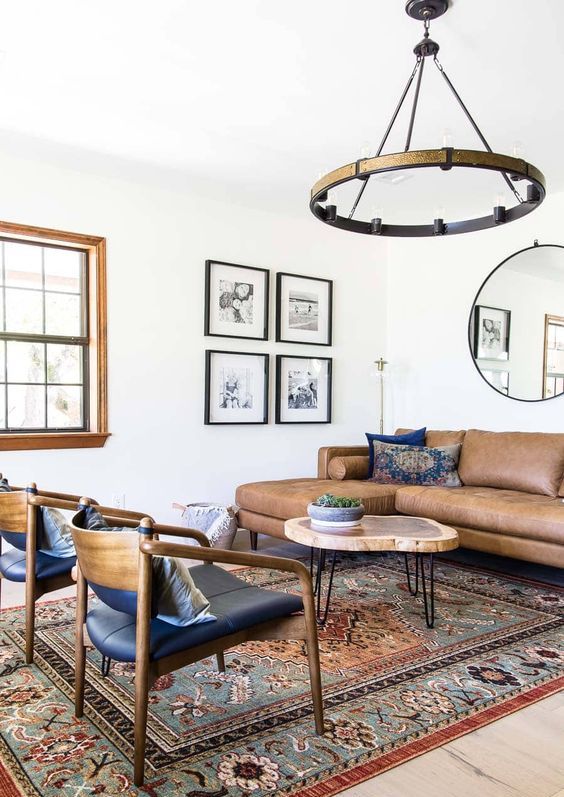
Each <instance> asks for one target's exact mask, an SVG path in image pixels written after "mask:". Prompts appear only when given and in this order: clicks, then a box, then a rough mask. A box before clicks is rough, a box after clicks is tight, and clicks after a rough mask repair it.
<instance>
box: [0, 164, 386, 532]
mask: <svg viewBox="0 0 564 797" xmlns="http://www.w3.org/2000/svg"><path fill="white" fill-rule="evenodd" d="M129 171H131V170H129ZM0 173H1V174H2V191H1V193H0V217H1V218H3V219H5V220H8V221H13V222H20V223H24V224H31V225H39V226H45V227H54V228H58V229H64V230H72V231H78V232H82V233H91V234H95V235H103V236H106V237H107V241H108V313H109V320H108V343H109V417H110V431H111V432H112V437H111V438H110V439H109V440H108V442H107V443H106V446H105V448H103V449H90V450H68V451H29V452H3V453H2V454H1V455H0V470H1V471H2V472H4V473H5V474H6V475H7V476H8V477H9V479H10V480H11V481H12V482H13V483H25V482H28V481H30V480H34V481H36V482H37V483H38V485H40V486H43V487H44V488H45V489H49V488H50V489H60V490H64V491H68V492H78V493H88V494H90V495H93V496H94V497H95V498H97V499H98V500H100V501H102V502H109V501H110V500H111V496H112V494H113V493H124V494H125V496H126V505H127V506H128V507H130V508H134V509H137V510H140V511H146V512H150V513H153V514H155V515H156V516H157V517H159V518H161V519H163V520H174V519H175V518H176V517H177V514H176V513H174V512H173V511H172V509H171V508H170V505H171V502H172V501H173V500H180V501H196V500H221V501H230V500H232V499H233V495H234V489H235V487H236V485H237V484H240V483H242V482H246V481H250V480H260V479H268V478H283V477H290V476H299V475H302V476H307V475H315V471H316V454H317V448H318V447H319V446H321V445H326V444H331V443H339V442H342V443H355V442H358V443H361V442H363V433H364V432H365V431H366V430H367V429H372V430H375V429H376V426H377V417H378V405H377V384H376V378H375V374H374V366H372V365H371V364H372V362H373V361H374V360H375V359H377V358H378V357H379V356H380V355H381V354H384V355H385V354H386V352H385V348H384V346H385V340H384V336H385V324H386V321H385V317H386V302H385V296H386V252H387V244H386V242H385V241H374V240H371V239H365V238H364V236H351V235H349V234H346V233H342V232H340V231H336V230H330V229H327V228H326V227H325V226H323V225H321V224H319V223H318V222H316V221H315V220H314V219H313V218H312V217H311V216H310V214H309V211H308V210H307V197H306V196H303V197H301V196H300V197H297V198H296V208H303V213H302V214H301V217H298V218H290V217H283V216H278V215H274V214H268V213H263V212H261V211H258V210H251V209H248V208H244V207H240V206H237V205H236V204H235V203H234V202H233V201H232V200H231V197H230V196H225V195H222V194H221V192H220V191H218V193H219V197H220V199H221V201H218V202H213V201H210V200H209V199H207V200H199V199H198V198H197V197H196V196H195V195H193V194H192V195H191V194H190V192H189V191H185V190H181V189H180V188H178V187H177V188H174V189H167V188H164V187H159V186H157V185H156V181H155V179H154V175H153V176H152V178H151V180H150V181H147V182H145V183H144V182H143V180H142V177H141V173H140V177H139V179H138V180H137V181H135V182H134V181H131V180H129V181H128V180H125V179H119V178H117V177H111V176H108V175H107V174H104V175H98V176H96V175H94V174H91V173H87V172H80V171H77V170H66V169H65V168H63V167H61V166H60V165H57V166H56V165H54V164H53V165H51V166H50V165H48V164H46V163H41V162H39V161H38V160H31V159H24V158H23V157H21V155H19V154H18V155H17V156H15V157H11V158H10V157H8V156H7V155H6V153H5V151H3V152H2V153H1V154H0ZM206 258H216V259H219V260H225V261H230V262H235V263H242V264H246V265H256V266H260V267H264V268H270V269H271V270H272V274H271V276H272V285H274V273H275V272H276V271H287V272H292V273H296V272H297V273H303V274H311V275H313V276H320V277H325V278H329V279H333V280H334V281H335V284H334V327H333V334H334V341H335V345H334V346H333V347H332V348H331V349H328V348H326V347H315V346H309V347H308V346H300V345H295V344H294V345H291V344H276V343H274V342H273V337H274V290H272V292H271V293H272V296H271V340H270V341H268V342H257V341H244V340H236V339H227V338H211V337H210V338H207V339H206V338H204V336H203V331H202V330H203V294H204V261H205V259H206ZM206 348H211V349H228V350H235V351H236V350H239V351H256V352H270V353H272V354H274V353H296V354H310V353H311V354H312V355H315V354H318V355H320V356H332V357H333V358H334V363H333V367H334V393H333V407H334V416H333V417H334V422H333V424H332V425H331V426H326V425H297V426H290V425H285V426H282V425H280V426H277V425H275V424H274V423H273V422H271V423H270V424H269V425H268V426H254V427H253V426H233V427H229V426H217V427H213V426H207V427H206V426H204V424H203V411H204V410H203V406H204V399H203V397H204V350H205V349H206ZM273 398H274V358H273V357H272V358H271V419H272V420H273V418H274V411H273V409H274V408H273Z"/></svg>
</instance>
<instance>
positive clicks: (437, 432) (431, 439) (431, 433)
mask: <svg viewBox="0 0 564 797" xmlns="http://www.w3.org/2000/svg"><path fill="white" fill-rule="evenodd" d="M412 431H413V429H396V434H405V433H406V432H412ZM465 435H466V430H465V429H459V430H458V431H456V432H451V431H443V430H441V429H427V431H426V432H425V445H426V446H430V447H431V448H437V447H439V446H455V445H456V444H457V443H463V442H464V437H465Z"/></svg>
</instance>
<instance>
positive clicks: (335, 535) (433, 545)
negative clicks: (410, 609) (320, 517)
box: [284, 515, 459, 628]
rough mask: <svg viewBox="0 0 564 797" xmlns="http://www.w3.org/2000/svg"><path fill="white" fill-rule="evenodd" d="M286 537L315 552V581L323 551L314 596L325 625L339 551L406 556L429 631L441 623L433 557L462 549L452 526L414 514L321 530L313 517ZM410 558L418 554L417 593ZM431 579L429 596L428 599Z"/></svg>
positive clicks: (293, 523)
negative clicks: (327, 563) (328, 560)
mask: <svg viewBox="0 0 564 797" xmlns="http://www.w3.org/2000/svg"><path fill="white" fill-rule="evenodd" d="M284 532H285V534H286V537H287V538H288V539H289V540H293V541H294V542H299V543H301V544H302V545H307V546H308V547H309V548H310V552H311V557H310V573H311V577H312V578H313V569H314V568H313V564H314V562H313V559H314V556H313V554H314V550H315V549H317V554H318V556H317V573H316V576H315V586H314V594H315V596H316V598H317V619H318V622H319V623H320V624H321V625H323V624H325V622H326V620H327V615H328V612H329V603H330V600H331V588H332V586H333V574H334V572H335V561H336V558H337V551H399V552H400V553H403V554H404V555H405V572H406V576H407V586H408V589H409V592H410V593H411V594H412V595H417V594H418V592H419V574H421V591H422V593H423V604H424V606H425V621H426V623H427V627H428V628H432V627H433V625H434V622H435V593H434V586H435V581H434V566H433V554H435V553H440V552H441V551H452V550H453V549H454V548H458V544H459V543H458V533H457V532H456V531H455V530H454V529H451V528H450V527H449V526H443V525H442V524H441V523H437V521H436V520H431V519H430V518H420V517H410V516H408V515H365V516H364V517H363V518H362V522H361V524H360V526H354V527H351V528H347V529H332V528H328V527H326V528H323V529H321V528H319V527H315V526H314V525H313V523H312V521H311V519H310V518H309V517H298V518H291V519H290V520H287V521H286V523H285V524H284ZM327 551H329V552H330V553H331V552H332V561H331V570H330V574H329V586H328V589H327V598H326V600H325V609H324V611H323V612H322V611H321V577H322V574H323V570H324V567H325V558H326V553H327ZM408 554H415V588H412V585H411V573H410V568H409V560H408ZM424 556H427V557H428V562H429V567H428V570H429V573H428V576H426V574H425V564H424V561H423V557H424ZM427 578H428V579H429V596H428V595H427Z"/></svg>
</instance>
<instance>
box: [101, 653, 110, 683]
mask: <svg viewBox="0 0 564 797" xmlns="http://www.w3.org/2000/svg"><path fill="white" fill-rule="evenodd" d="M111 663H112V660H111V659H110V657H109V656H102V666H101V667H100V670H101V672H102V678H106V677H107V676H108V675H109V674H110V665H111Z"/></svg>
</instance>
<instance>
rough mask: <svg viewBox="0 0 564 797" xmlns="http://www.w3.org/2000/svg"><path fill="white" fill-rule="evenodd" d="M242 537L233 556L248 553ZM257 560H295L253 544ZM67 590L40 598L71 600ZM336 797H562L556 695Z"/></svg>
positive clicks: (280, 549) (10, 587)
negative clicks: (272, 557)
mask: <svg viewBox="0 0 564 797" xmlns="http://www.w3.org/2000/svg"><path fill="white" fill-rule="evenodd" d="M248 539H249V538H248V534H246V533H240V534H239V535H238V536H237V539H236V542H235V545H234V548H236V549H238V550H248ZM260 552H261V553H266V554H277V555H283V556H299V555H300V554H303V549H301V548H300V546H297V545H293V544H292V543H279V542H278V541H276V540H273V539H270V538H265V537H262V538H261V542H260ZM72 594H73V588H72V587H71V588H69V589H65V590H60V591H59V592H55V593H51V594H50V595H46V596H45V598H44V599H45V600H53V599H57V598H59V597H64V596H66V595H72ZM23 601H24V592H23V585H22V584H13V583H11V582H7V581H4V582H3V583H2V606H3V607H8V606H17V605H19V604H22V603H23ZM341 794H342V797H431V795H432V797H564V692H561V693H560V694H557V695H553V696H552V697H549V698H546V699H545V700H541V701H539V702H538V703H535V704H533V705H532V706H529V707H528V708H525V709H522V710H521V711H518V712H516V713H515V714H511V715H509V716H508V717H504V718H503V719H501V720H498V721H497V722H493V723H491V724H490V725H487V726H485V727H484V728H481V729H480V730H477V731H474V732H473V733H469V734H467V735H466V736H462V737H460V739H456V740H455V741H453V742H450V743H449V744H446V745H444V746H443V747H440V748H438V749H437V750H432V751H431V752H429V753H425V754H424V755H421V756H419V757H418V758H414V759H413V760H412V761H408V762H407V763H405V764H401V765H400V766H398V767H395V768H394V769H391V770H389V771H388V772H384V773H382V774H381V775H378V777H376V778H372V779H370V780H367V781H365V782H364V783H361V784H359V785H358V786H354V787H353V788H351V789H347V790H346V791H344V792H341Z"/></svg>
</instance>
